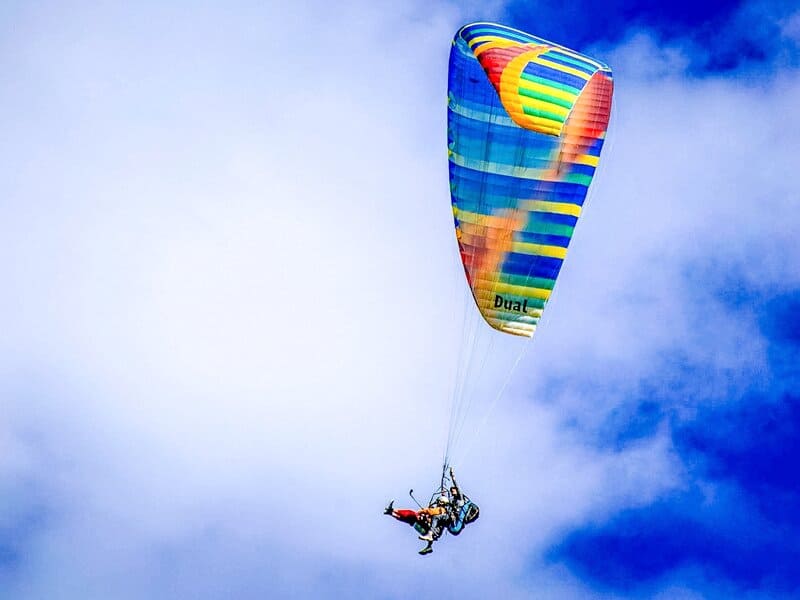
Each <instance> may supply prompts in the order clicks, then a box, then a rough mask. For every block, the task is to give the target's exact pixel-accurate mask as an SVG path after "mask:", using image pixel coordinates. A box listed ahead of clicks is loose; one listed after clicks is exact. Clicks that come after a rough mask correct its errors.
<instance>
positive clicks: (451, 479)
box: [450, 467, 462, 496]
mask: <svg viewBox="0 0 800 600" xmlns="http://www.w3.org/2000/svg"><path fill="white" fill-rule="evenodd" d="M450 481H452V482H453V487H454V488H456V489H457V490H458V495H459V496H461V495H462V494H461V488H460V487H458V484H457V483H456V474H455V473H454V472H453V467H450Z"/></svg>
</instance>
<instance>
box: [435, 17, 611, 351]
mask: <svg viewBox="0 0 800 600" xmlns="http://www.w3.org/2000/svg"><path fill="white" fill-rule="evenodd" d="M612 92H613V82H612V78H611V69H610V68H609V67H608V66H607V65H605V64H603V63H601V62H599V61H597V60H594V59H592V58H589V57H588V56H584V55H582V54H579V53H577V52H575V51H573V50H569V49H567V48H564V47H562V46H559V45H557V44H553V43H552V42H548V41H545V40H543V39H540V38H538V37H535V36H532V35H529V34H527V33H523V32H521V31H517V30H516V29H511V28H509V27H505V26H503V25H497V24H494V23H472V24H470V25H465V26H464V27H462V28H461V29H460V30H459V31H458V33H456V36H455V39H454V40H453V45H452V49H451V52H450V73H449V81H448V110H447V135H448V140H447V143H448V156H449V161H450V191H451V197H452V202H453V215H454V218H455V226H456V237H457V238H458V244H459V248H460V250H461V258H462V260H463V262H464V270H465V272H466V275H467V281H468V282H469V285H470V288H471V289H472V294H473V296H474V298H475V302H476V303H477V305H478V308H479V310H480V312H481V314H482V315H483V317H484V319H486V321H487V322H488V323H489V325H491V326H492V327H494V328H495V329H499V330H501V331H504V332H507V333H512V334H515V335H522V336H527V337H530V336H532V335H533V333H534V331H535V330H536V324H537V323H538V322H539V319H540V317H541V315H542V310H543V309H544V306H545V304H546V302H547V300H548V298H549V297H550V293H551V291H552V289H553V286H554V285H555V282H556V278H557V277H558V273H559V271H560V270H561V265H562V263H563V261H564V257H565V256H566V253H567V246H568V245H569V241H570V239H571V238H572V232H573V230H574V228H575V224H576V223H577V221H578V217H579V216H580V214H581V208H582V206H583V203H584V200H585V199H586V193H587V191H588V189H589V184H590V183H591V181H592V177H593V176H594V172H595V169H596V168H597V164H598V161H599V158H600V150H601V148H602V147H603V140H604V139H605V135H606V129H607V127H608V120H609V113H610V111H611V96H612Z"/></svg>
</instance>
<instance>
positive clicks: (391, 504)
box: [383, 500, 394, 515]
mask: <svg viewBox="0 0 800 600" xmlns="http://www.w3.org/2000/svg"><path fill="white" fill-rule="evenodd" d="M393 510H394V500H392V501H391V502H389V505H388V506H387V507H386V508H384V509H383V514H385V515H390V514H392V511H393Z"/></svg>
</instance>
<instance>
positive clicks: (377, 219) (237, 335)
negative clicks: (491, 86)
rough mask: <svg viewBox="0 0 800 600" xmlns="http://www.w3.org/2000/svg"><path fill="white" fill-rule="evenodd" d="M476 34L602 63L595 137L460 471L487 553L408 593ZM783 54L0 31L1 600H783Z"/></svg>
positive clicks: (790, 471)
mask: <svg viewBox="0 0 800 600" xmlns="http://www.w3.org/2000/svg"><path fill="white" fill-rule="evenodd" d="M478 19H492V20H499V21H502V22H505V23H508V24H509V25H512V26H515V27H518V28H521V29H525V30H527V31H530V32H532V33H534V34H536V35H540V36H542V37H545V38H548V39H552V40H553V41H556V42H559V43H563V44H566V45H570V46H572V47H576V48H579V49H581V50H584V51H587V52H589V53H593V54H594V55H597V56H598V57H600V58H603V59H604V60H605V61H606V62H608V63H609V64H610V65H611V66H612V67H613V68H614V73H615V84H616V90H615V107H614V114H613V117H612V124H611V130H610V132H609V140H608V144H607V147H606V149H605V150H604V157H603V163H602V168H601V172H600V173H599V175H598V177H597V180H596V182H595V183H596V185H595V187H594V189H593V191H592V192H591V197H590V203H589V205H588V207H587V210H586V212H585V215H584V218H583V219H582V220H581V224H580V226H579V227H578V228H577V231H576V234H575V237H574V239H573V242H572V245H571V248H570V256H569V258H568V260H567V261H566V264H565V268H564V270H563V272H562V275H561V277H560V279H559V284H558V287H557V289H556V292H555V295H554V298H553V300H552V302H551V303H550V304H549V305H548V309H547V312H546V315H545V320H544V322H543V324H542V326H541V327H540V329H539V331H538V332H537V334H536V338H535V340H534V342H533V343H532V344H531V346H530V347H528V348H526V349H525V354H524V356H523V359H522V361H521V362H520V365H519V366H518V368H517V369H516V371H515V372H514V376H513V378H512V379H511V382H510V384H509V386H508V389H507V392H506V394H505V396H504V398H503V400H502V401H501V402H500V403H499V404H498V405H497V406H496V407H495V408H494V409H493V410H492V412H491V414H490V415H489V418H488V419H487V420H486V422H485V425H484V426H483V427H482V429H481V430H480V432H479V433H478V434H474V436H473V438H472V439H471V440H470V444H469V452H464V454H463V455H462V456H463V459H462V460H461V461H460V462H458V463H457V465H456V466H457V467H458V469H459V475H460V479H461V482H462V484H463V485H464V486H465V487H466V488H467V489H468V491H469V492H470V493H471V495H472V496H473V498H475V499H476V500H477V501H479V503H480V505H481V508H482V514H481V519H480V520H479V521H478V522H476V523H475V524H474V526H471V528H470V529H468V530H467V531H465V532H464V534H462V535H461V536H460V537H459V538H457V539H456V538H449V539H446V540H444V541H443V542H442V543H440V544H439V545H438V546H437V548H436V551H435V552H434V554H433V555H432V556H429V557H427V559H425V560H423V559H420V557H418V556H417V555H416V550H417V549H418V544H417V540H416V539H415V538H414V536H413V535H412V533H411V531H410V530H409V529H408V528H405V527H404V526H401V525H400V524H397V523H394V522H392V521H390V520H389V519H387V518H385V517H383V516H382V515H381V514H380V512H381V508H382V506H383V505H384V503H385V502H386V501H387V500H388V499H389V498H391V497H395V498H397V499H398V502H401V501H403V500H401V498H403V497H404V495H405V493H406V490H407V489H408V488H409V487H414V488H415V489H418V490H423V489H428V488H429V487H430V486H431V484H432V482H433V481H434V480H435V479H436V476H437V470H438V468H439V460H440V456H441V448H442V444H443V442H444V439H443V438H444V436H445V435H446V431H447V419H448V409H449V406H448V402H447V398H449V395H450V392H451V386H452V385H453V379H452V375H453V371H454V368H455V357H456V356H457V344H458V340H459V339H460V335H461V331H460V328H461V326H462V320H461V314H460V310H461V309H463V308H464V306H466V305H464V304H463V302H462V298H463V295H464V285H463V281H462V277H463V276H462V274H461V273H460V272H459V269H458V265H457V264H456V263H455V249H454V247H453V246H454V244H453V233H452V219H451V215H450V208H449V204H448V202H449V198H448V183H447V174H446V173H447V158H446V153H445V151H444V146H445V131H444V130H445V118H446V115H445V110H444V103H443V100H442V98H443V97H444V95H445V90H446V68H447V53H448V49H449V42H450V39H451V37H452V35H453V33H454V32H455V30H456V29H457V28H458V27H459V26H460V25H462V24H464V23H466V22H469V21H472V20H478ZM354 32H355V33H354ZM798 58H800V13H799V12H798V11H797V9H796V7H793V6H791V3H785V2H769V1H754V2H741V3H726V2H706V3H700V4H696V3H695V4H692V5H682V4H676V3H672V4H662V3H655V2H653V3H625V2H612V3H606V4H604V6H603V7H602V8H599V7H598V6H597V4H596V3H589V2H575V3H570V7H569V8H568V9H565V8H564V7H560V6H559V7H557V6H556V4H554V3H546V4H545V3H535V2H508V3H506V2H491V3H478V2H467V3H452V2H442V3H438V2H434V3H431V2H425V3H423V2H407V3H402V4H398V3H388V2H386V3H381V2H378V3H375V2H369V3H367V2H359V1H357V0H352V1H349V2H344V3H340V4H337V6H336V7H335V8H334V7H332V6H331V5H329V4H327V3H316V2H306V3H294V4H286V5H279V4H267V5H264V4H263V3H258V2H252V3H248V2H242V3H234V4H226V5H225V6H222V5H221V4H219V5H217V4H214V3H205V4H202V5H200V6H198V5H195V4H189V3H181V2H175V3H170V4H169V5H168V6H163V5H161V4H158V3H141V4H139V5H137V6H136V7H129V8H125V7H115V6H111V5H97V6H94V7H91V8H90V7H88V5H86V4H85V3H40V4H37V5H35V6H33V5H30V4H28V3H7V4H5V5H4V7H3V8H2V9H0V73H2V75H1V76H0V104H2V106H4V108H5V110H4V111H2V114H0V128H1V129H2V131H4V135H3V136H2V140H1V141H0V159H2V160H0V238H1V239H3V250H4V251H3V252H2V253H0V281H2V288H3V289H4V290H5V293H3V294H0V331H2V332H3V335H2V336H0V407H1V408H2V410H0V502H2V505H0V588H2V589H3V590H7V594H8V595H10V597H15V598H41V597H63V598H81V599H84V598H142V597H147V598H184V597H190V598H229V597H237V598H264V597H275V598H320V597H348V598H349V597H376V598H406V597H410V596H417V597H449V596H450V595H458V596H460V597H464V598H473V597H474V598H486V597H499V596H501V595H502V596H504V597H507V598H509V599H513V598H530V597H536V598H587V597H591V598H595V597H596V598H730V597H736V598H759V599H760V598H792V597H796V596H797V594H798V590H800V575H799V574H798V570H797V569H796V568H795V565H796V564H797V562H798V559H799V558H800V545H798V543H797V541H796V540H797V539H800V535H798V534H800V519H798V518H797V516H796V513H797V507H798V503H799V502H800V488H799V487H798V484H797V481H796V477H795V475H794V471H795V469H794V468H793V466H794V464H795V463H796V462H797V458H798V436H799V435H800V395H798V392H797V389H798V388H797V385H796V384H797V383H798V380H799V379H800V372H798V369H800V367H798V364H799V363H798V360H797V359H798V356H799V355H800V318H798V308H799V307H800V256H799V255H798V254H800V246H798V245H797V243H796V239H797V232H798V231H800V217H798V212H797V210H796V203H797V198H798V192H800V189H798V183H797V181H796V178H794V176H793V175H794V173H795V172H796V171H797V168H798V160H797V156H799V155H800V142H798V139H800V117H798V115H797V111H796V107H797V106H798V105H800V72H799V71H798V68H800V65H799V64H798ZM490 334H491V332H484V333H483V335H484V336H488V335H490ZM484 339H485V340H490V339H491V338H490V337H485V338H484ZM492 344H493V346H492V349H493V352H494V354H493V356H492V358H491V360H490V361H489V363H488V364H489V366H488V369H487V370H486V371H485V373H486V375H485V381H482V382H480V383H481V385H483V386H485V387H486V388H489V389H490V388H491V387H492V386H493V385H494V386H495V387H496V386H497V385H500V384H501V383H502V381H503V379H504V377H505V375H506V373H507V372H508V368H507V365H506V364H504V361H507V360H509V357H514V356H516V355H517V353H518V352H519V350H520V346H519V344H518V340H510V339H498V340H495V341H493V342H492ZM481 394H483V395H484V396H491V393H490V392H485V393H484V391H483V390H481V392H480V394H478V396H481ZM490 403H491V402H490V399H489V398H487V397H483V396H481V397H478V398H476V406H475V415H476V417H477V419H478V420H479V419H480V418H481V417H482V416H483V415H484V413H485V411H486V409H487V408H488V405H490Z"/></svg>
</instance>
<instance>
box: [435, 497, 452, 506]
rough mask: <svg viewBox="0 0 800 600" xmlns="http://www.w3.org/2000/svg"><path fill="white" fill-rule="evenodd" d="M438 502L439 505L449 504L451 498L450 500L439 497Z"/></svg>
mask: <svg viewBox="0 0 800 600" xmlns="http://www.w3.org/2000/svg"><path fill="white" fill-rule="evenodd" d="M436 502H437V503H438V504H449V503H450V498H448V497H447V496H439V497H438V498H437V499H436Z"/></svg>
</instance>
